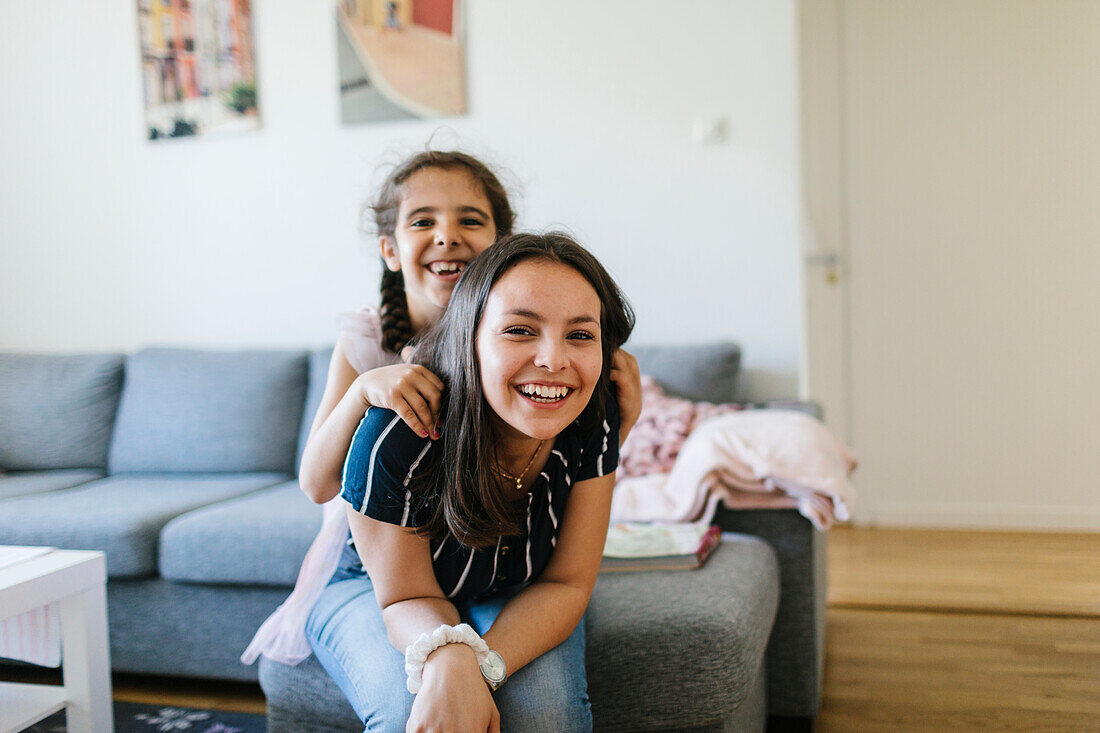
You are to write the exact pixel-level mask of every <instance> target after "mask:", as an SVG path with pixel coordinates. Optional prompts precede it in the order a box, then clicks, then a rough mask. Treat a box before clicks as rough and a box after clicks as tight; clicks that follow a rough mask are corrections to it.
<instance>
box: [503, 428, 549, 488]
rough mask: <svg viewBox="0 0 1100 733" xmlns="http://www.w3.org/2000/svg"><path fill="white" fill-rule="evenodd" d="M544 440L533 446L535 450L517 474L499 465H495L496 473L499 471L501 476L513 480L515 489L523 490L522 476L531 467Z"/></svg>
mask: <svg viewBox="0 0 1100 733" xmlns="http://www.w3.org/2000/svg"><path fill="white" fill-rule="evenodd" d="M545 442H546V441H545V440H540V441H539V444H538V445H537V446H535V452H534V453H533V454H532V455H531V458H530V460H528V461H527V465H526V466H524V467H523V471H522V472H520V474H519V476H513V475H512V474H510V473H508V472H507V471H505V470H504V469H503V468H500V467H499V466H498V467H497V473H499V474H500V475H501V476H503V477H504V478H506V479H508V480H509V481H515V482H516V491H523V477H524V476H526V475H527V470H528V469H529V468H531V464H532V463H534V462H535V458H536V457H537V456H538V454H539V451H540V450H542V444H543V443H545Z"/></svg>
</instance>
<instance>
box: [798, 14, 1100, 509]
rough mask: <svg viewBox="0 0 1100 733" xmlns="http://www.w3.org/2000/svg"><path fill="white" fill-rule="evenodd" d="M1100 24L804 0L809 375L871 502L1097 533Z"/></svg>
mask: <svg viewBox="0 0 1100 733" xmlns="http://www.w3.org/2000/svg"><path fill="white" fill-rule="evenodd" d="M1098 39H1100V2H1096V1H1095V0H1077V1H1073V0H1057V1H1051V0H1013V1H1011V2H1010V1H1008V0H889V1H883V0H803V3H802V52H803V65H802V69H803V89H804V96H803V108H804V113H805V119H804V134H803V143H804V146H803V147H804V162H805V165H804V178H805V181H806V197H807V214H808V216H807V218H808V220H809V222H808V223H809V227H810V229H811V230H812V232H813V236H812V237H811V238H810V241H811V242H814V243H816V246H817V247H818V248H819V251H817V252H816V253H814V252H808V253H807V254H808V255H813V256H812V257H807V262H806V266H805V271H804V281H805V286H806V287H805V293H806V315H807V318H806V324H807V329H806V337H805V345H806V364H807V369H806V370H805V371H806V384H805V385H804V387H805V389H806V391H807V392H808V394H809V395H810V396H813V397H817V398H819V399H821V400H822V401H823V402H824V403H825V405H826V408H827V410H828V409H829V408H830V405H833V406H839V407H840V409H841V417H842V420H843V422H842V425H841V430H840V432H841V434H843V435H845V436H846V437H847V438H848V439H849V441H850V443H851V444H852V446H853V448H854V449H855V451H856V453H857V454H858V455H859V456H860V458H861V460H862V466H861V468H860V469H859V471H858V473H857V474H856V479H857V481H856V483H857V487H858V488H859V491H860V495H859V497H860V501H859V506H858V507H857V514H856V517H857V519H858V520H860V521H864V522H879V523H889V524H915V525H933V524H941V525H988V526H1019V527H1061V528H1092V529H1100V478H1098V473H1100V472H1098V470H1097V469H1098V466H1100V43H1098ZM808 248H809V247H808ZM831 256H835V257H836V258H837V265H836V267H835V268H832V267H831V266H830V265H828V258H829V257H831ZM822 262H825V263H826V264H824V265H823V264H822ZM831 270H832V272H833V274H834V275H835V278H834V277H831V276H830V271H831ZM831 279H835V280H836V282H835V284H830V282H829V280H831Z"/></svg>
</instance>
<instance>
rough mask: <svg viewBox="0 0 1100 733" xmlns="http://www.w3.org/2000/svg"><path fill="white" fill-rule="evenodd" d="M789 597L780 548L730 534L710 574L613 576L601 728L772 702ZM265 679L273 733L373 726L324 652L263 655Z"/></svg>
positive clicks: (596, 600)
mask: <svg viewBox="0 0 1100 733" xmlns="http://www.w3.org/2000/svg"><path fill="white" fill-rule="evenodd" d="M778 598H779V577H778V567H777V564H776V559H775V554H774V552H773V551H772V549H771V547H770V546H769V545H768V544H767V543H765V542H763V541H762V540H759V539H757V538H755V537H748V536H746V535H737V534H725V535H723V541H722V545H721V546H719V548H718V549H717V550H716V551H715V553H714V555H712V556H711V558H710V559H709V560H708V561H707V564H706V565H704V566H703V567H702V568H700V569H699V570H692V571H684V570H675V571H665V572H639V573H613V574H608V575H601V576H600V577H599V580H598V581H597V582H596V587H595V589H594V590H593V592H592V601H591V603H590V604H589V607H588V615H587V619H586V620H587V625H586V628H585V631H586V632H587V639H586V653H585V666H586V667H587V670H588V692H589V696H590V697H591V699H592V714H593V722H594V723H595V727H596V730H600V731H639V730H681V729H685V730H697V729H706V730H720V729H725V728H723V727H722V724H723V723H724V722H725V721H728V720H729V719H730V716H731V715H733V716H734V719H737V718H738V716H737V715H736V714H735V711H737V710H739V709H740V708H741V707H742V706H743V705H758V704H759V702H760V700H759V699H758V698H760V697H762V696H761V695H760V690H759V687H758V685H759V683H760V682H761V680H760V674H761V669H762V660H763V658H764V649H765V647H766V645H767V642H768V635H769V633H770V632H771V628H772V622H773V620H774V618H775V610H776V606H777V604H778ZM260 686H261V687H262V688H263V690H264V694H265V695H266V696H267V701H268V726H269V728H270V729H271V730H276V729H277V730H287V731H289V730H295V731H307V730H317V731H321V730H324V731H344V730H346V731H357V730H362V728H363V724H362V723H360V722H358V720H357V719H356V717H355V713H354V712H353V711H352V708H351V705H350V704H349V703H348V702H347V700H346V699H345V697H344V695H343V693H341V692H340V688H338V687H337V686H336V683H335V682H333V681H332V679H331V678H330V677H329V676H328V674H327V673H326V672H325V670H324V669H323V668H322V667H321V665H320V664H318V663H317V662H316V660H315V659H314V658H313V657H310V658H309V659H307V660H306V661H304V662H302V663H301V664H298V665H297V666H289V665H285V664H280V663H279V662H273V661H271V660H270V659H267V658H266V657H262V658H261V659H260ZM754 696H755V697H754ZM757 712H758V711H757ZM734 729H735V730H740V729H739V728H734Z"/></svg>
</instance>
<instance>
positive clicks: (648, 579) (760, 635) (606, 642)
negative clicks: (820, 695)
mask: <svg viewBox="0 0 1100 733" xmlns="http://www.w3.org/2000/svg"><path fill="white" fill-rule="evenodd" d="M778 605H779V567H778V563H777V561H776V557H775V552H774V551H773V550H772V548H771V546H770V545H768V544H767V543H766V542H764V541H763V540H761V539H759V538H756V537H749V536H747V535H738V534H724V535H723V536H722V544H721V545H719V547H718V549H717V550H715V552H714V554H713V555H712V556H711V557H710V559H708V560H707V563H706V564H705V565H704V566H703V567H702V568H700V569H699V570H690V571H685V570H680V571H665V572H652V573H648V572H646V573H643V572H639V573H611V574H605V575H600V577H599V579H598V580H597V581H596V587H595V589H594V590H593V592H592V602H591V604H590V605H589V612H588V627H587V631H588V639H587V647H586V648H587V656H586V666H587V668H588V694H589V697H590V698H591V700H592V709H593V711H594V714H595V715H596V716H597V719H596V721H595V722H596V726H597V727H599V728H601V729H608V730H623V731H631V730H659V729H666V728H693V727H702V726H706V725H713V724H715V723H716V722H718V721H719V720H721V719H723V717H718V716H719V715H721V716H725V715H728V714H729V712H730V711H732V710H735V709H736V708H737V707H738V706H740V705H741V703H742V702H743V701H744V700H746V699H747V698H748V697H749V695H750V693H751V692H752V686H753V684H754V682H755V679H756V673H757V670H758V669H759V668H760V662H761V660H762V659H763V657H764V649H765V647H766V646H767V643H768V636H769V634H770V633H771V629H772V623H773V622H774V620H775V611H776V607H777V606H778ZM640 630H641V633H640ZM645 630H652V631H645ZM723 711H724V712H723Z"/></svg>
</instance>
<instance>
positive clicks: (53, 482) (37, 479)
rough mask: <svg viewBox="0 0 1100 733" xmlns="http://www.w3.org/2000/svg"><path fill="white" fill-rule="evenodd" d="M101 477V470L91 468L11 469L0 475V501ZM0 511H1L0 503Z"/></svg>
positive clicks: (68, 487)
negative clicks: (52, 469) (55, 469)
mask: <svg viewBox="0 0 1100 733" xmlns="http://www.w3.org/2000/svg"><path fill="white" fill-rule="evenodd" d="M100 478H103V471H95V470H91V469H84V468H78V469H69V470H64V469H59V470H57V471H13V472H11V473H5V474H2V475H0V501H2V500H4V499H14V498H15V497H17V496H27V495H29V494H44V493H45V492H47V491H57V490H58V489H70V488H72V487H73V486H79V485H80V484H86V483H88V482H89V481H95V480H96V479H100ZM0 511H3V507H2V505H0Z"/></svg>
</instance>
